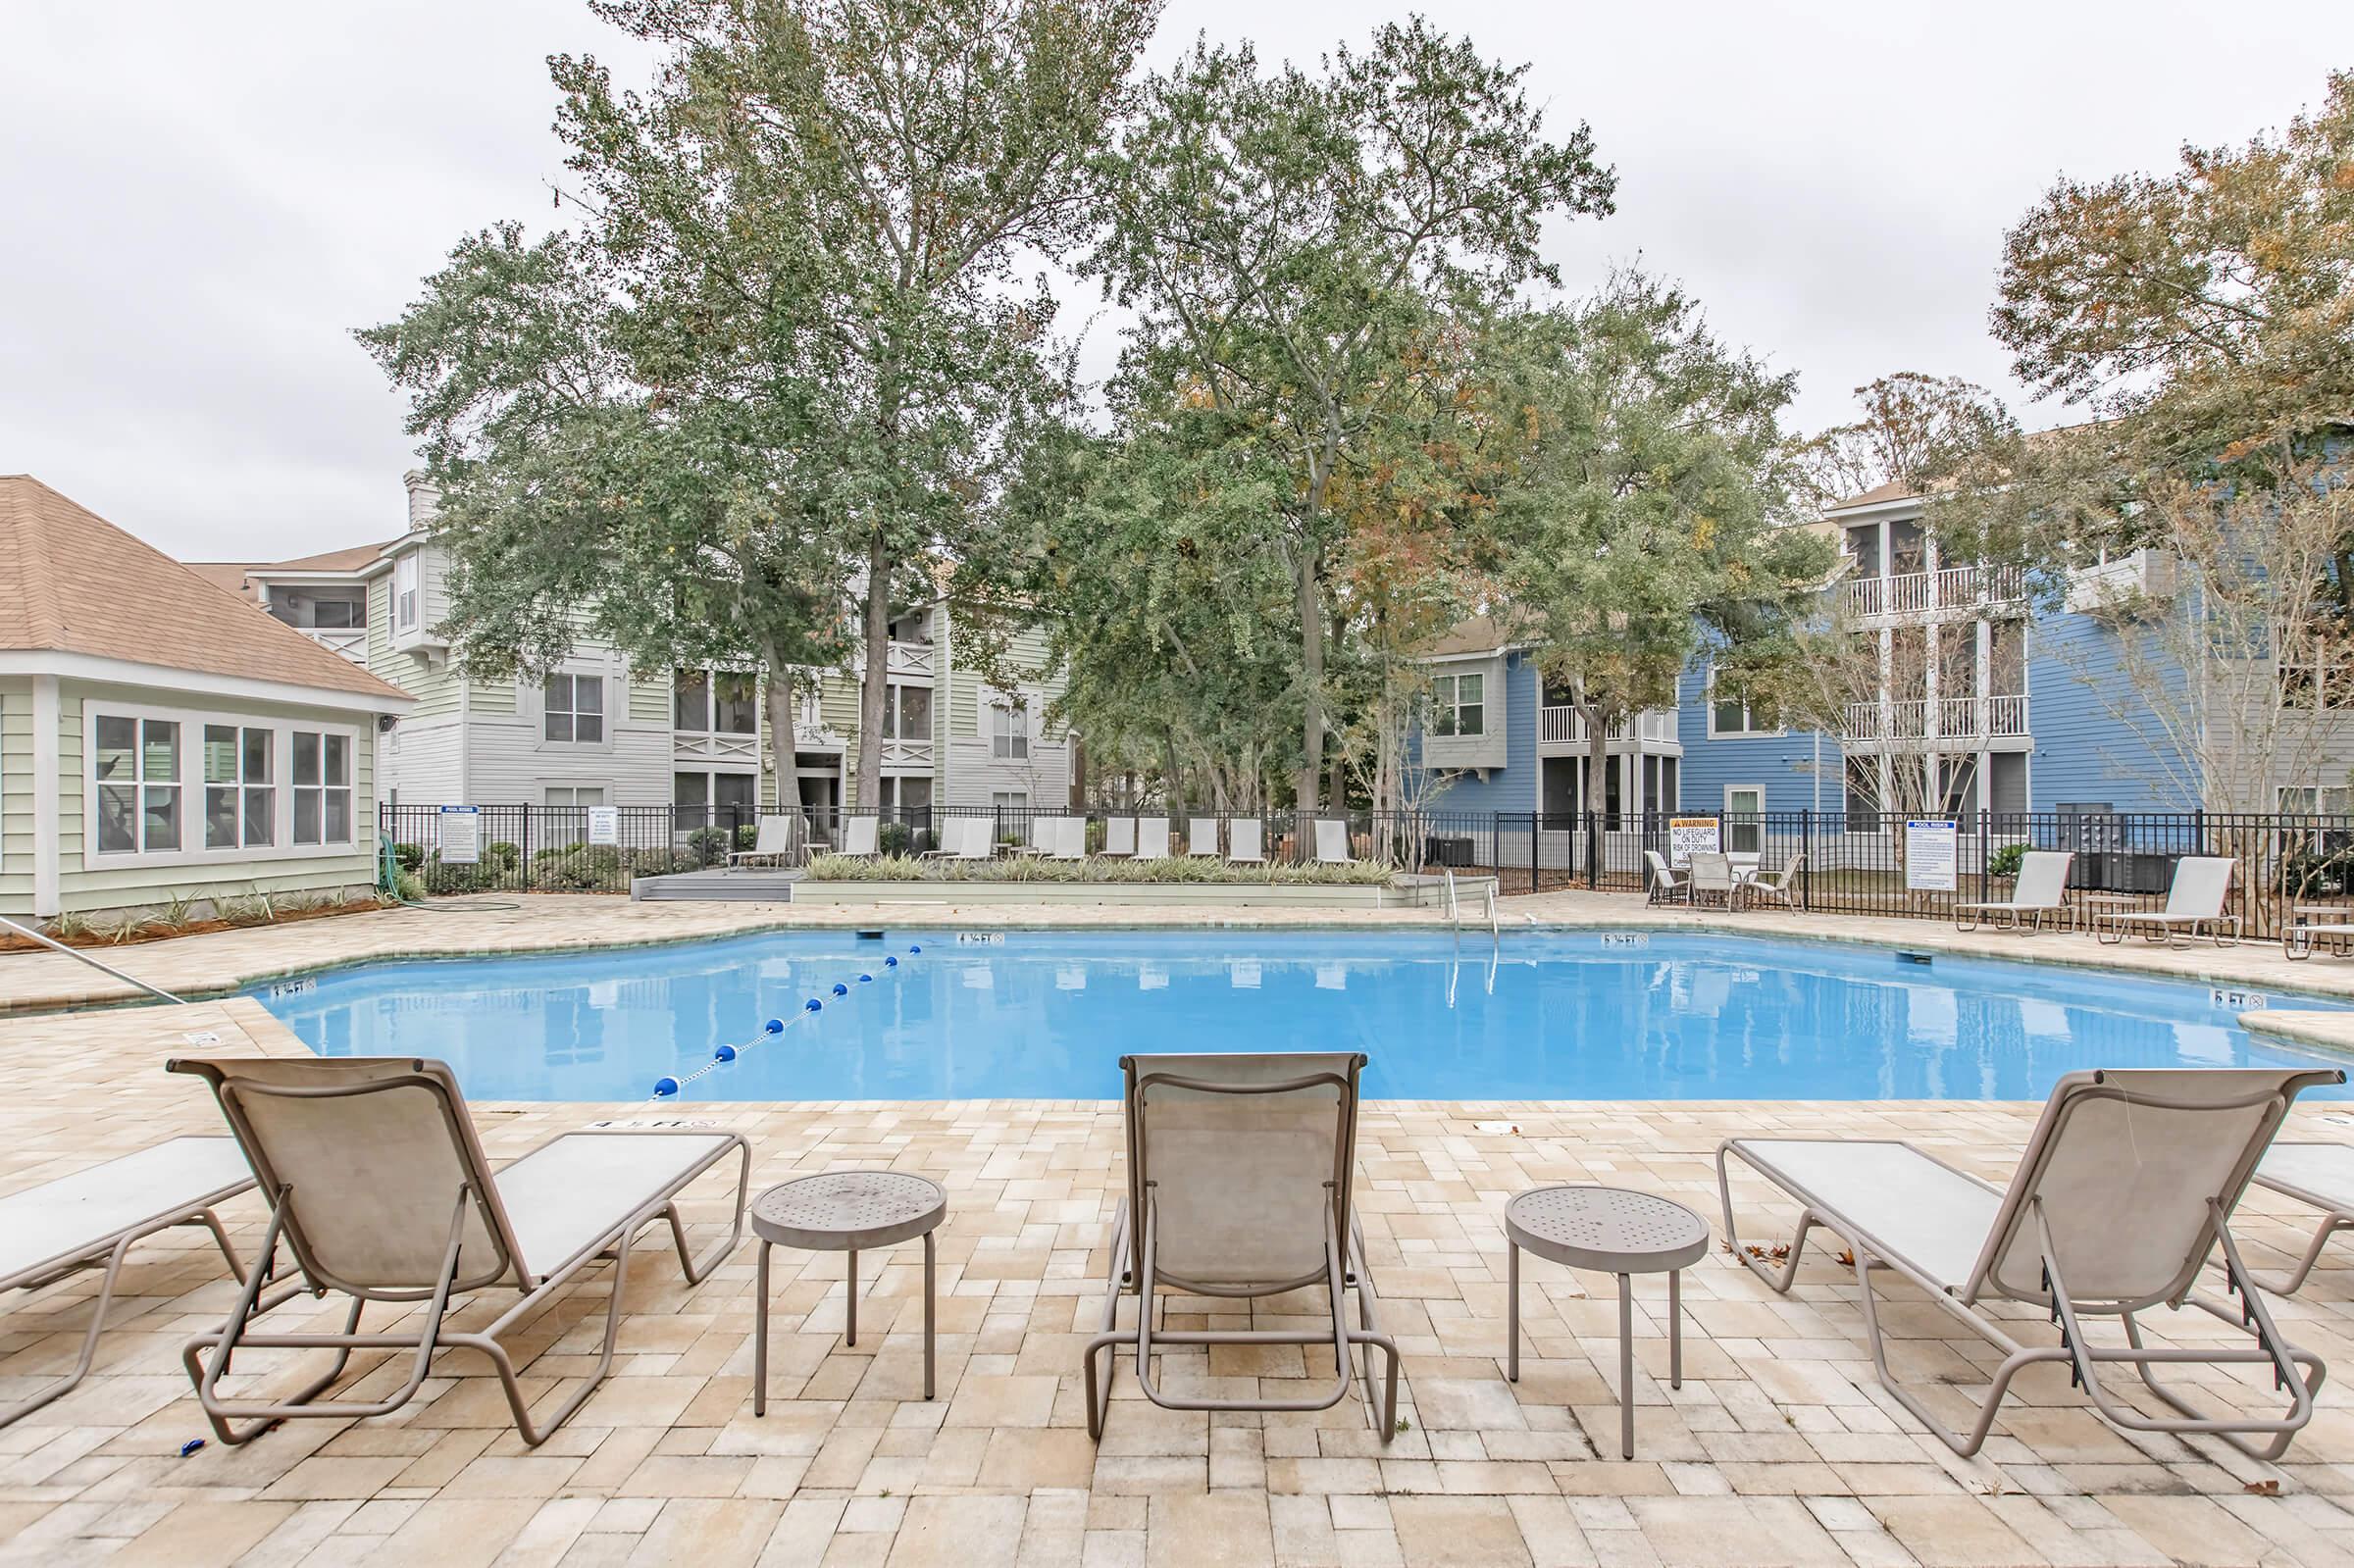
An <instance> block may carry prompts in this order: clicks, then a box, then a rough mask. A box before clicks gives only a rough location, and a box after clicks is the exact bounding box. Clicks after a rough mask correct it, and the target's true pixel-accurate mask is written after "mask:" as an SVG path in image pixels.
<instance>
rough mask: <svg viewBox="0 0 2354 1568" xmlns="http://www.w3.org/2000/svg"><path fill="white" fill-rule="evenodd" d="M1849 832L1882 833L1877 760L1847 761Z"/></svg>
mask: <svg viewBox="0 0 2354 1568" xmlns="http://www.w3.org/2000/svg"><path fill="white" fill-rule="evenodd" d="M1846 785H1847V790H1846V793H1847V831H1848V832H1849V833H1878V832H1879V831H1880V770H1879V762H1878V759H1877V758H1873V757H1850V758H1848V759H1847V778H1846Z"/></svg>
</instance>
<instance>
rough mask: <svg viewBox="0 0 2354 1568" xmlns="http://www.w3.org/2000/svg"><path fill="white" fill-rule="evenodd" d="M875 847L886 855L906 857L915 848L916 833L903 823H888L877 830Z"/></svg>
mask: <svg viewBox="0 0 2354 1568" xmlns="http://www.w3.org/2000/svg"><path fill="white" fill-rule="evenodd" d="M875 847H876V848H878V849H880V850H881V851H882V852H883V853H884V854H886V855H905V854H908V853H911V852H912V851H913V850H914V848H915V833H914V831H913V830H912V829H910V828H909V827H908V826H907V825H906V824H905V823H903V822H887V823H884V824H882V825H881V826H880V827H878V828H877V829H876V830H875Z"/></svg>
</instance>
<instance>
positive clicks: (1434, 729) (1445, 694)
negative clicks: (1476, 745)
mask: <svg viewBox="0 0 2354 1568" xmlns="http://www.w3.org/2000/svg"><path fill="white" fill-rule="evenodd" d="M1466 681H1476V682H1478V683H1479V696H1478V698H1477V700H1475V701H1465V700H1464V698H1463V683H1464V682H1466ZM1465 708H1477V709H1478V710H1479V728H1478V729H1476V730H1466V729H1464V728H1463V710H1464V709H1465ZM1430 713H1431V723H1430V726H1429V729H1430V733H1432V734H1433V735H1436V736H1439V737H1441V738H1442V739H1448V740H1478V739H1484V738H1485V737H1486V735H1487V733H1488V673H1487V672H1486V671H1485V670H1460V671H1457V672H1456V673H1454V674H1452V675H1442V676H1434V677H1432V678H1431V683H1430ZM1441 713H1445V714H1446V715H1447V724H1446V727H1445V728H1444V729H1442V728H1441V727H1440V725H1439V722H1438V716H1439V715H1440V714H1441Z"/></svg>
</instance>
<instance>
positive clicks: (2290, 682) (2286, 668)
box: [2280, 639, 2354, 708]
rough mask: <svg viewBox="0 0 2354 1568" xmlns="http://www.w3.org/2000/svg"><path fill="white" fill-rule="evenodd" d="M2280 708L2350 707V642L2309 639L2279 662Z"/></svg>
mask: <svg viewBox="0 0 2354 1568" xmlns="http://www.w3.org/2000/svg"><path fill="white" fill-rule="evenodd" d="M2280 706H2282V707H2283V708H2354V643H2337V642H2324V641H2320V640H2312V639H2309V640H2308V641H2307V642H2306V645H2305V646H2304V647H2303V648H2302V649H2300V650H2298V652H2297V653H2296V654H2295V655H2294V656H2293V657H2290V658H2286V659H2283V660H2281V661H2280Z"/></svg>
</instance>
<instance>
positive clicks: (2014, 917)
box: [1954, 849, 2076, 931]
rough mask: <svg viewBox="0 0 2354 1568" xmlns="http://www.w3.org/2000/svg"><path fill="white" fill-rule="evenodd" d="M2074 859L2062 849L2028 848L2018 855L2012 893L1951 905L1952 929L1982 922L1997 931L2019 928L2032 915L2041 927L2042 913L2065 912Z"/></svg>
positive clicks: (1966, 928) (1970, 928) (1971, 927)
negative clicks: (2017, 874)
mask: <svg viewBox="0 0 2354 1568" xmlns="http://www.w3.org/2000/svg"><path fill="white" fill-rule="evenodd" d="M2075 858H2076V857H2075V855H2074V854H2073V853H2072V852H2070V851H2068V850H2064V849H2030V850H2028V851H2027V852H2026V853H2025V854H2024V855H2023V856H2021V858H2020V862H2019V880H2018V882H2016V883H2015V884H2013V885H2012V888H2011V896H2010V897H2008V898H2004V899H2000V900H1994V901H1989V902H1980V903H1968V904H1956V905H1954V929H1955V930H1956V931H1976V930H1977V929H1978V927H1979V926H1981V925H1985V926H1991V927H1993V928H1994V929H1996V930H1997V931H2003V930H2009V931H2018V930H2020V929H2021V927H2023V926H2024V925H2025V924H2026V923H2027V917H2028V916H2030V915H2032V916H2033V917H2034V929H2035V930H2037V931H2041V930H2043V917H2044V916H2046V915H2062V916H2065V915H2066V914H2067V913H2068V868H2069V865H2070V863H2071V862H2073V860H2074V859H2075Z"/></svg>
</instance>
